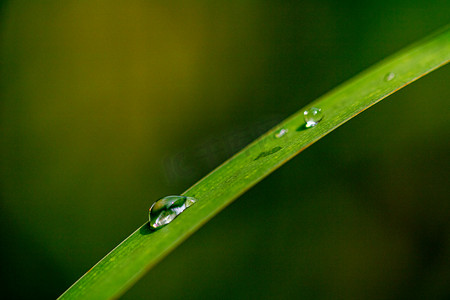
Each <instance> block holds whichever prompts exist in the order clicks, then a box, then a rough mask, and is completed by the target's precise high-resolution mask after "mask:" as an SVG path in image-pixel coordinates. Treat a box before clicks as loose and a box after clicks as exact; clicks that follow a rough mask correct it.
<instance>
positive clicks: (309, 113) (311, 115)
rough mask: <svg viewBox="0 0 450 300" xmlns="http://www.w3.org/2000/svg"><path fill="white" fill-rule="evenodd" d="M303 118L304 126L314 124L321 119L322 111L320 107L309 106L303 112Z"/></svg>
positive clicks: (307, 126) (312, 125)
mask: <svg viewBox="0 0 450 300" xmlns="http://www.w3.org/2000/svg"><path fill="white" fill-rule="evenodd" d="M303 117H304V118H305V122H306V125H305V126H306V128H309V127H314V126H316V125H317V124H318V123H319V122H320V121H322V119H323V113H322V110H321V109H320V108H316V107H311V108H310V109H308V110H305V111H304V112H303Z"/></svg>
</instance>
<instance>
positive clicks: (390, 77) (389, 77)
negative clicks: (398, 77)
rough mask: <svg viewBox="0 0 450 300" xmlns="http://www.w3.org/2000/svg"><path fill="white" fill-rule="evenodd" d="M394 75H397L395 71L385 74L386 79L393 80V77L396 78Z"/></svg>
mask: <svg viewBox="0 0 450 300" xmlns="http://www.w3.org/2000/svg"><path fill="white" fill-rule="evenodd" d="M394 77H395V73H392V72H389V73H387V74H386V76H384V80H385V81H391V80H392V79H394Z"/></svg>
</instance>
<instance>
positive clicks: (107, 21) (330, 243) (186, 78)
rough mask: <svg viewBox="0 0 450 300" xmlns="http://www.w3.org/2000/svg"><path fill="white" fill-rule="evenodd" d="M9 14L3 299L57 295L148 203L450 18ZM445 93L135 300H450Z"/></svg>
mask: <svg viewBox="0 0 450 300" xmlns="http://www.w3.org/2000/svg"><path fill="white" fill-rule="evenodd" d="M0 3H1V6H0V7H1V8H0V43H1V44H0V53H1V56H0V68H1V71H0V72H1V73H0V74H1V75H0V76H1V77H0V84H1V85H0V93H1V94H0V96H1V98H0V99H1V102H0V109H1V110H0V145H1V148H0V155H1V164H0V182H1V189H0V191H1V202H0V205H1V206H0V217H1V218H0V222H1V223H0V231H1V232H0V234H1V242H0V259H1V260H0V266H1V267H0V269H1V273H2V274H1V275H2V280H1V290H2V291H1V293H2V297H3V296H9V297H6V298H9V299H11V298H17V299H23V298H33V299H41V298H42V299H51V298H56V297H57V296H58V295H60V294H61V293H62V292H63V291H64V290H65V289H66V288H68V287H69V286H70V285H71V284H72V283H73V282H74V281H75V280H77V279H78V278H79V277H80V276H81V275H82V274H83V273H84V272H86V271H87V270H88V269H89V268H90V267H91V266H92V265H94V264H95V263H96V262H97V261H98V260H99V259H101V258H102V257H103V256H104V255H105V254H106V253H107V252H109V251H110V250H111V249H112V248H113V247H114V246H116V245H117V244H118V243H119V242H121V241H122V240H123V239H124V238H126V237H127V236H128V235H129V234H130V233H131V232H133V231H134V230H135V229H136V228H137V227H138V226H140V225H141V224H143V223H144V222H145V221H146V218H147V210H148V208H149V206H150V205H151V204H152V203H153V201H155V200H156V199H158V198H160V197H163V196H165V195H169V194H179V193H181V192H183V191H184V190H186V189H187V188H188V187H189V186H190V185H191V184H193V183H195V182H196V181H197V180H199V179H200V178H201V177H203V176H204V175H206V174H207V173H208V172H209V171H211V170H212V169H213V168H214V167H216V166H217V165H218V164H220V163H221V162H223V161H224V160H225V159H227V158H228V157H229V156H231V155H232V154H233V153H235V152H237V151H238V150H239V149H240V148H242V147H243V146H244V145H245V144H247V143H249V142H250V141H251V140H252V139H254V138H255V137H257V136H258V135H259V134H261V133H263V132H264V131H265V130H267V129H269V128H271V126H273V125H274V124H276V123H277V122H279V121H281V120H283V119H284V118H285V117H287V116H289V115H290V114H292V113H294V112H295V111H297V110H299V109H300V108H301V107H302V106H303V105H305V104H307V103H308V102H310V101H312V100H314V99H315V98H316V97H318V96H320V95H322V94H324V93H325V92H327V91H328V90H330V89H331V88H333V87H335V86H337V85H338V84H340V83H342V82H344V81H345V80H347V79H349V78H350V77H351V76H353V75H355V74H357V73H358V72H360V71H362V70H364V69H365V68H367V67H369V66H370V65H372V64H374V63H376V62H377V61H379V60H381V59H383V58H385V57H386V56H388V55H390V54H392V53H394V52H395V51H397V50H399V49H401V48H402V47H404V46H406V45H408V44H410V43H412V42H414V41H416V40H418V39H420V38H422V37H424V36H426V35H428V34H429V33H431V32H433V31H434V30H436V29H438V28H439V27H441V26H443V25H446V24H447V23H449V22H450V18H449V16H450V2H448V0H422V1H420V0H410V1H397V0H378V1H342V0H340V1H336V0H335V1H333V0H320V1H313V0H309V1H173V2H164V3H162V2H158V1H144V0H141V1H138V0H131V1H97V0H94V1H73V0H68V1H55V0H53V1H50V0H49V1H3V2H0ZM449 79H450V68H449V67H444V68H442V69H440V70H438V71H436V72H434V73H433V74H431V75H429V76H426V77H425V78H423V79H421V80H419V81H418V82H416V83H414V84H412V85H411V86H408V87H407V88H405V89H403V90H401V91H399V92H398V93H396V94H394V95H393V96H391V97H389V98H388V99H387V100H385V101H383V102H382V103H380V104H378V105H376V106H374V107H373V108H371V109H370V110H368V111H366V112H365V113H363V114H361V115H359V116H357V117H356V118H355V119H353V120H352V121H351V122H349V123H347V124H345V125H344V126H342V127H341V128H339V129H338V130H336V131H335V132H333V133H332V134H331V135H329V136H327V137H326V138H324V139H323V140H321V141H319V142H318V143H317V144H315V145H313V146H312V147H311V148H309V149H307V150H306V151H305V152H303V153H302V154H301V155H299V156H298V157H296V158H295V159H293V160H292V161H291V162H289V163H288V164H286V165H285V166H283V167H282V168H281V169H279V170H278V171H276V172H275V173H274V174H272V175H271V176H269V177H268V178H267V179H265V180H263V181H262V182H261V183H260V184H258V185H257V186H256V187H254V188H253V189H251V190H250V191H249V192H247V193H246V194H245V195H243V196H242V197H240V198H239V199H238V200H237V201H236V202H234V203H233V204H232V205H230V206H229V207H228V208H227V209H226V210H224V211H223V212H221V213H220V214H219V215H218V216H217V217H216V218H214V219H213V220H212V221H211V222H209V223H208V224H206V225H205V226H204V227H203V228H202V229H201V230H200V231H199V232H197V233H196V234H195V235H194V236H192V237H191V238H190V239H188V241H186V242H185V243H184V244H183V245H182V246H180V247H179V248H177V249H176V250H175V251H174V252H173V253H171V254H170V255H169V256H168V257H167V258H166V259H165V260H164V261H162V262H161V263H159V264H158V265H157V266H156V267H155V268H154V269H153V270H151V271H150V272H149V273H148V274H147V275H146V276H145V277H144V278H143V279H142V280H141V281H139V283H138V284H137V285H135V286H134V287H133V288H132V289H131V290H130V291H128V292H127V293H126V294H125V295H124V296H123V299H150V298H151V299H211V298H222V299H224V298H227V299H249V298H253V299H278V298H280V299H282V298H285V299H288V298H297V299H393V298H394V299H395V298H396V299H399V298H402V299H425V298H426V299H449V298H448V297H450V285H449V282H450V221H449V220H450V205H449V199H448V198H449V182H448V170H449V167H450V165H449V153H450V151H449V150H450V146H449V135H450V134H449V133H450V132H449V129H448V128H449V125H450V121H449V120H450V118H449V117H450V115H449V110H448V108H449V106H448V101H449V97H450V85H449V84H448V83H449Z"/></svg>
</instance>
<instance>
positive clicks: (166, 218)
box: [148, 196, 197, 229]
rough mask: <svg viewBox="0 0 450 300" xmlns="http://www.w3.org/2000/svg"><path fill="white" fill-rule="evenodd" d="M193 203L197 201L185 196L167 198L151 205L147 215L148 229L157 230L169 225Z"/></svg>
mask: <svg viewBox="0 0 450 300" xmlns="http://www.w3.org/2000/svg"><path fill="white" fill-rule="evenodd" d="M195 202H197V199H195V198H193V197H186V196H167V197H164V198H162V199H159V200H158V201H156V202H155V203H153V205H152V207H150V210H149V213H148V217H149V221H150V227H152V228H153V229H159V228H161V227H163V226H164V225H167V224H169V223H170V222H172V221H173V219H175V218H176V217H177V216H178V215H179V214H181V213H182V212H183V211H184V210H185V209H186V208H188V207H189V206H191V205H193V204H194V203H195Z"/></svg>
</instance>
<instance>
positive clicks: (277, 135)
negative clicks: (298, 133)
mask: <svg viewBox="0 0 450 300" xmlns="http://www.w3.org/2000/svg"><path fill="white" fill-rule="evenodd" d="M287 132H288V130H287V129H284V128H282V129H280V130H278V131H277V132H276V133H275V137H276V138H277V139H279V138H280V137H282V136H283V135H285V134H286V133H287Z"/></svg>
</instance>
